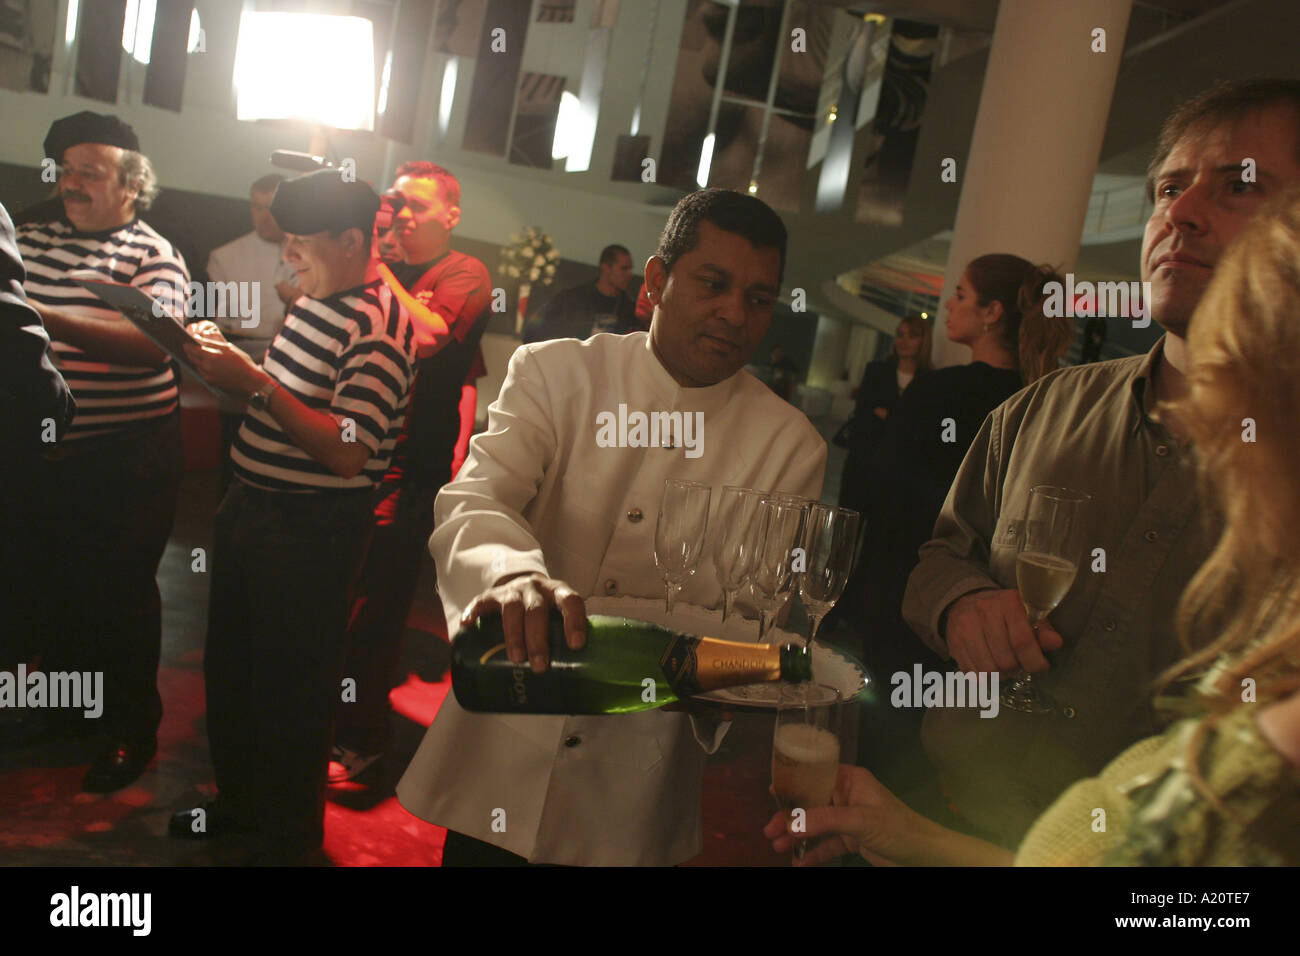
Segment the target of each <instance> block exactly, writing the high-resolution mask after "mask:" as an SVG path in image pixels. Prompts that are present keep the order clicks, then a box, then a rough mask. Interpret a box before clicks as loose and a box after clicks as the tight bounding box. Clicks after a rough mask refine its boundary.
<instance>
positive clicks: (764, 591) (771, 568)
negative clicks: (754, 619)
mask: <svg viewBox="0 0 1300 956" xmlns="http://www.w3.org/2000/svg"><path fill="white" fill-rule="evenodd" d="M808 508H809V502H808V499H806V498H798V497H795V496H792V495H772V496H770V497H767V498H764V499H763V500H762V502H761V503H760V504H759V506H758V514H759V519H760V520H759V522H758V524H757V525H756V527H755V529H754V531H755V534H756V535H758V539H757V540H758V541H760V542H761V543H760V544H759V545H758V547H757V548H756V550H755V556H754V571H753V576H752V581H751V583H752V584H753V587H754V597H755V599H756V600H757V602H758V605H759V611H760V615H759V624H758V639H759V640H760V641H761V640H763V638H764V637H765V636H766V634H767V629H768V628H769V627H770V626H771V624H772V620H773V619H774V618H775V617H776V614H777V612H779V611H780V610H781V608H782V607H783V606H784V605H785V602H786V601H787V600H788V599H789V597H790V593H791V591H792V590H793V589H794V581H795V579H794V573H795V572H794V567H793V552H794V549H795V548H796V547H798V546H799V540H800V537H801V536H802V535H803V526H804V520H805V518H806V516H807V514H808Z"/></svg>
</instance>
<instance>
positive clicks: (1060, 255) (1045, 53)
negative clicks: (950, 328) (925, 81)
mask: <svg viewBox="0 0 1300 956" xmlns="http://www.w3.org/2000/svg"><path fill="white" fill-rule="evenodd" d="M1132 5H1133V3H1132V0H1070V2H1068V3H1057V2H1054V3H1044V2H1043V0H1001V4H1000V5H999V7H998V18H997V24H996V26H995V27H994V32H993V45H992V48H991V50H990V52H989V64H988V71H987V72H986V73H985V75H984V89H983V92H982V93H981V95H980V105H979V112H978V113H977V114H976V118H975V133H974V136H973V137H972V139H971V148H970V156H969V157H968V158H967V160H966V168H965V169H962V168H961V167H960V166H959V167H958V169H957V182H958V183H959V184H960V185H961V199H960V201H959V202H958V205H957V221H956V224H955V225H954V227H953V233H954V235H953V242H952V251H951V254H950V255H949V258H948V270H947V273H946V275H945V276H944V283H943V301H947V299H948V297H949V296H951V295H952V290H953V288H954V286H955V285H956V284H957V281H958V280H959V279H960V278H961V275H962V272H964V271H965V269H966V264H967V263H969V262H970V260H972V259H974V258H976V257H978V256H982V255H985V254H986V253H991V252H1009V253H1013V254H1014V255H1018V256H1023V257H1024V258H1026V259H1029V260H1031V261H1033V262H1050V263H1052V264H1053V265H1055V266H1058V267H1060V268H1061V269H1062V270H1063V271H1069V270H1070V269H1072V268H1074V263H1075V260H1076V258H1077V257H1078V254H1079V237H1080V234H1081V233H1082V231H1083V221H1084V216H1085V215H1086V213H1087V210H1088V197H1089V195H1090V194H1091V192H1092V181H1093V176H1094V175H1095V173H1096V171H1097V159H1098V157H1099V156H1100V154H1101V143H1102V137H1103V135H1104V134H1105V131H1106V118H1107V115H1108V114H1109V112H1110V101H1111V96H1112V94H1113V93H1114V91H1115V78H1116V75H1117V74H1118V72H1119V65H1120V58H1121V57H1122V55H1123V52H1124V34H1125V31H1126V30H1127V29H1128V18H1129V12H1130V10H1131V9H1132ZM1097 29H1102V30H1105V44H1106V50H1105V52H1104V53H1100V52H1096V53H1095V52H1093V47H1094V44H1095V40H1094V31H1095V30H1097ZM924 173H925V175H927V176H929V175H934V176H938V175H939V170H925V171H924ZM945 314H946V313H945V311H944V310H943V309H941V310H940V321H939V322H937V323H936V325H935V330H934V331H935V334H934V347H933V350H932V355H933V356H934V362H935V365H936V366H943V365H957V364H961V363H963V362H969V361H970V349H968V348H966V347H965V346H961V345H955V344H953V343H952V342H950V341H948V339H947V337H946V336H945V335H944V331H943V322H942V318H943V316H944V315H945Z"/></svg>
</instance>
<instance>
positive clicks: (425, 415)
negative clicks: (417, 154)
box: [329, 161, 492, 783]
mask: <svg viewBox="0 0 1300 956" xmlns="http://www.w3.org/2000/svg"><path fill="white" fill-rule="evenodd" d="M389 196H390V197H391V198H390V202H393V205H395V206H397V207H399V208H398V210H397V212H396V214H395V216H394V219H393V235H394V236H395V237H396V239H397V242H398V244H399V246H400V248H401V252H402V258H403V262H402V263H400V264H397V265H394V266H392V267H391V269H390V268H389V267H387V266H381V267H380V272H381V274H382V275H384V276H385V280H386V281H387V282H388V284H389V286H390V287H391V288H392V289H393V291H394V293H396V294H397V295H398V297H399V298H400V299H401V300H402V302H403V305H404V306H405V307H406V309H407V311H408V312H409V314H410V316H411V319H412V324H413V325H414V327H415V332H416V339H417V342H418V343H419V349H418V352H417V356H418V361H417V366H416V377H415V384H414V385H413V386H412V388H411V398H410V411H409V412H408V414H407V419H406V425H405V427H404V428H403V430H402V433H401V435H399V436H398V439H397V447H396V449H395V451H394V452H393V461H392V465H391V466H390V468H389V470H388V473H387V474H386V475H385V476H384V480H383V481H382V482H381V483H380V486H379V496H378V498H377V503H376V507H375V525H374V528H373V531H372V538H371V544H370V551H369V553H368V554H367V556H366V563H365V567H364V568H363V570H362V572H361V578H360V580H359V581H358V583H357V588H356V597H355V600H354V603H353V606H352V617H351V623H350V625H349V629H348V646H349V657H348V661H347V666H346V668H345V669H344V676H345V677H351V678H353V679H354V680H355V681H356V688H355V689H356V695H355V700H352V699H350V697H344V699H343V702H341V703H340V704H339V708H338V715H337V720H336V729H335V746H334V754H333V756H334V760H333V761H332V762H331V764H330V778H329V779H330V782H331V783H342V782H344V781H347V780H353V779H356V778H357V777H358V776H360V775H361V774H362V772H364V771H365V770H366V769H367V768H369V767H371V766H372V765H374V764H375V763H376V762H377V761H378V759H379V757H380V756H381V755H382V752H383V748H384V743H385V741H386V739H387V736H388V691H389V689H390V687H391V680H392V677H393V674H394V671H395V670H396V669H397V666H398V663H399V661H400V659H401V649H402V643H401V641H402V632H403V630H405V627H406V617H407V614H408V613H409V612H410V609H411V602H412V600H413V598H414V595H415V585H416V580H417V578H418V577H419V571H420V564H421V561H422V558H423V556H424V555H425V553H426V550H427V547H428V541H429V535H430V534H431V533H432V531H433V500H434V498H435V497H436V496H437V494H438V490H439V489H440V488H441V487H442V486H443V485H444V484H445V483H446V482H447V481H449V480H450V479H451V475H452V470H453V461H454V458H455V454H456V446H457V443H458V438H459V437H460V435H461V410H460V406H461V399H462V386H463V385H464V384H465V383H466V381H467V379H468V377H469V374H470V372H471V371H472V368H473V366H474V364H475V359H476V358H477V356H478V354H479V340H480V339H481V338H482V337H483V329H484V328H485V327H486V325H487V320H488V316H489V314H490V313H489V311H488V303H489V302H490V301H491V296H492V289H491V281H490V279H489V278H488V271H487V267H486V266H484V265H483V263H482V262H480V261H479V260H478V259H475V258H474V257H473V256H467V255H465V254H463V253H460V252H456V251H454V250H453V249H452V248H451V232H452V230H453V229H455V228H456V226H457V225H458V224H459V222H460V183H459V182H457V180H456V177H455V176H453V175H452V174H451V173H449V172H448V171H447V170H445V169H443V168H442V167H441V166H437V165H435V164H433V163H430V162H424V161H417V162H409V163H404V164H403V165H401V166H399V167H398V169H397V179H396V181H395V182H394V183H393V189H392V190H391V191H390V193H389ZM399 197H400V198H399Z"/></svg>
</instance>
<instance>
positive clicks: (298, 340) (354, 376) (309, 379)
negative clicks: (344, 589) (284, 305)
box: [231, 279, 415, 492]
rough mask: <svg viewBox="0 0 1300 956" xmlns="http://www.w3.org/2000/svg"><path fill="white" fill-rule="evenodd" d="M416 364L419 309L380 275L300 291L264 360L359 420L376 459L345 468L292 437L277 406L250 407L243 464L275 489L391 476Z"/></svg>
mask: <svg viewBox="0 0 1300 956" xmlns="http://www.w3.org/2000/svg"><path fill="white" fill-rule="evenodd" d="M414 364H415V335H414V330H413V328H412V326H411V322H410V319H409V318H408V317H407V315H406V312H405V311H403V310H402V308H401V307H400V305H399V303H398V302H397V300H396V299H394V298H393V295H392V293H391V292H390V291H389V289H388V287H387V286H386V285H384V284H383V282H381V281H379V280H378V279H376V280H375V281H373V282H369V283H367V284H366V285H363V286H358V287H356V288H352V289H348V290H346V291H345V292H341V293H339V294H338V295H332V296H329V297H328V298H324V299H313V298H310V297H308V296H300V297H299V298H298V300H297V301H296V302H294V304H293V307H292V308H291V309H290V310H289V314H288V315H287V316H286V317H285V320H284V327H283V328H281V329H280V333H279V334H278V335H277V336H276V337H275V340H274V341H272V342H271V347H270V348H269V349H268V350H267V353H266V358H265V359H264V360H263V362H262V368H263V369H264V370H265V371H266V373H267V374H268V375H270V376H271V377H272V378H274V379H275V380H276V381H277V382H279V383H280V386H281V387H282V388H285V389H287V390H288V391H289V392H291V393H292V394H293V395H294V397H295V398H297V399H298V400H299V401H301V402H302V403H303V404H304V405H306V406H308V407H309V408H311V409H313V410H315V411H318V412H327V413H328V414H330V415H331V416H333V418H334V419H335V421H337V422H338V423H339V426H340V428H342V429H347V427H348V420H351V422H352V423H353V426H352V427H353V429H354V432H355V440H356V441H359V442H363V443H364V444H365V445H366V447H367V448H369V449H370V452H371V454H370V460H369V461H368V462H366V466H365V468H363V469H362V470H361V472H360V473H359V474H358V475H356V476H355V477H353V478H341V477H339V476H338V475H336V474H335V473H334V472H332V471H330V470H329V469H328V468H327V467H325V466H324V465H322V464H321V463H320V462H318V461H316V459H314V458H312V457H311V456H310V455H308V454H307V453H306V452H305V451H303V450H302V449H301V448H299V447H298V446H297V445H295V444H294V443H293V440H292V439H291V438H289V436H288V435H287V434H286V433H285V431H284V429H282V428H281V427H280V424H279V423H278V422H277V421H276V420H275V419H274V418H272V417H271V415H270V413H269V412H264V411H258V410H257V409H254V408H249V410H248V414H246V415H245V416H244V421H243V424H242V425H240V427H239V434H238V435H237V436H236V437H235V443H234V445H233V447H232V448H231V461H232V463H233V464H234V468H235V474H236V475H238V476H239V477H240V478H241V479H243V480H244V481H246V482H248V483H249V484H251V485H255V486H257V487H259V488H266V489H269V490H272V491H295V492H308V491H336V490H340V489H347V488H368V487H371V486H373V485H375V484H376V483H377V482H378V481H379V479H381V478H382V477H383V476H384V471H385V470H386V469H387V468H388V462H389V459H390V458H391V457H392V454H393V445H394V444H396V442H397V435H398V433H399V432H400V431H401V430H402V422H403V421H404V420H405V419H406V399H407V393H408V392H409V391H410V387H411V377H412V371H411V370H412V368H413V367H414Z"/></svg>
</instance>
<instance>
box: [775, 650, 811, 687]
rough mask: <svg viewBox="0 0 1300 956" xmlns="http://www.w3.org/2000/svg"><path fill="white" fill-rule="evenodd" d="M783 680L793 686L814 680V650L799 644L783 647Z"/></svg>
mask: <svg viewBox="0 0 1300 956" xmlns="http://www.w3.org/2000/svg"><path fill="white" fill-rule="evenodd" d="M781 679H782V680H783V681H788V682H789V683H791V684H798V683H802V682H803V681H810V680H812V649H811V648H808V647H804V646H802V645H799V644H784V645H782V647H781Z"/></svg>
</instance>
